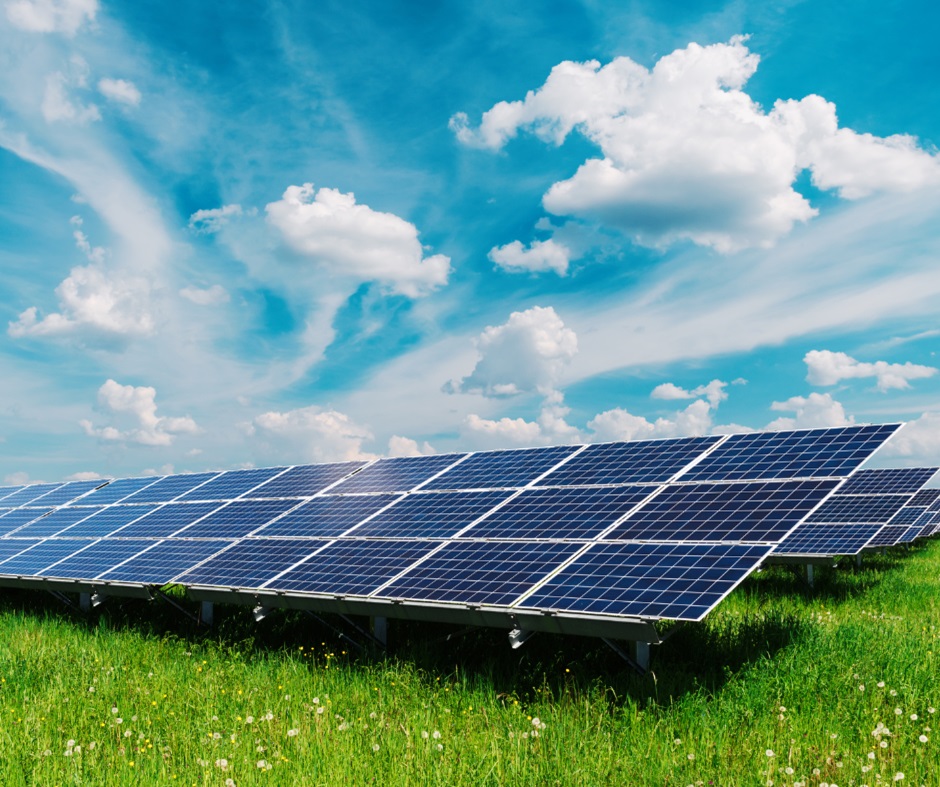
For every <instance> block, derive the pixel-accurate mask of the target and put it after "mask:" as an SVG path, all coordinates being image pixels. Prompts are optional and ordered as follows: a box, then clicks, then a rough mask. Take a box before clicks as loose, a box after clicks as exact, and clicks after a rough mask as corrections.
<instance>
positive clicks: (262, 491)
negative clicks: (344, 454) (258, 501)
mask: <svg viewBox="0 0 940 787" xmlns="http://www.w3.org/2000/svg"><path fill="white" fill-rule="evenodd" d="M364 464H365V462H340V463H338V464H330V465H302V466H300V467H292V468H291V469H290V470H287V471H286V472H285V473H284V474H283V475H279V476H278V477H277V478H274V479H272V480H270V481H268V482H267V483H266V484H264V485H263V486H260V487H259V488H258V489H255V490H254V491H253V492H252V497H265V498H271V497H310V496H311V495H315V494H316V493H317V492H322V491H323V490H324V489H326V488H327V487H328V486H330V485H331V484H335V483H336V482H337V481H339V480H340V479H341V478H345V477H346V476H348V475H349V474H350V473H352V472H353V471H354V470H358V469H359V468H360V467H362V466H363V465H364Z"/></svg>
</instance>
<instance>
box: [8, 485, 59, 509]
mask: <svg viewBox="0 0 940 787" xmlns="http://www.w3.org/2000/svg"><path fill="white" fill-rule="evenodd" d="M60 486H62V484H30V485H29V486H24V487H23V488H22V489H21V490H20V491H19V492H14V493H13V494H11V495H7V496H6V497H5V498H4V500H3V506H4V508H16V507H18V506H28V505H29V504H30V503H32V502H33V500H35V499H36V498H38V497H42V496H43V495H45V494H48V493H49V492H51V491H52V490H53V489H58V488H59V487H60Z"/></svg>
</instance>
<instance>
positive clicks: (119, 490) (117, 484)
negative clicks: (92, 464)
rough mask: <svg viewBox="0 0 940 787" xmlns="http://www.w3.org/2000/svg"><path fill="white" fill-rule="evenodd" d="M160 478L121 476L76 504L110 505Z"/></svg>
mask: <svg viewBox="0 0 940 787" xmlns="http://www.w3.org/2000/svg"><path fill="white" fill-rule="evenodd" d="M159 480H160V476H151V477H148V478H119V479H117V480H116V481H111V482H110V483H109V484H108V485H107V486H103V487H101V488H100V489H96V490H95V491H94V492H90V493H89V494H87V495H85V497H83V498H82V499H81V500H78V501H76V503H75V505H82V506H86V505H101V506H104V505H109V504H111V503H117V502H118V501H119V500H123V499H124V498H125V497H128V496H129V495H132V494H134V492H139V491H140V490H141V489H143V488H144V487H146V486H150V485H151V484H155V483H156V482H157V481H159Z"/></svg>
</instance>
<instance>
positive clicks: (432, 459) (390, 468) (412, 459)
mask: <svg viewBox="0 0 940 787" xmlns="http://www.w3.org/2000/svg"><path fill="white" fill-rule="evenodd" d="M463 456H466V454H436V455H434V456H400V457H396V458H394V459H382V460H381V461H379V462H375V463H373V464H371V465H369V466H368V467H365V468H363V469H362V470H360V471H359V472H358V473H356V474H355V475H354V476H350V477H349V478H347V479H346V480H345V481H343V482H342V483H341V484H337V485H336V486H335V487H334V488H333V489H332V490H331V491H332V492H336V493H338V494H353V493H355V492H408V491H409V490H411V489H414V487H416V486H417V485H418V484H420V483H421V482H423V481H427V480H428V479H429V478H430V477H431V476H433V475H436V474H437V473H439V472H441V470H443V469H444V468H446V467H449V466H450V465H452V464H453V463H454V462H456V461H457V460H458V459H460V458H461V457H463Z"/></svg>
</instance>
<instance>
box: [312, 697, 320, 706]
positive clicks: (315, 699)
mask: <svg viewBox="0 0 940 787" xmlns="http://www.w3.org/2000/svg"><path fill="white" fill-rule="evenodd" d="M313 704H314V705H319V704H320V698H319V697H314V698H313Z"/></svg>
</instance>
